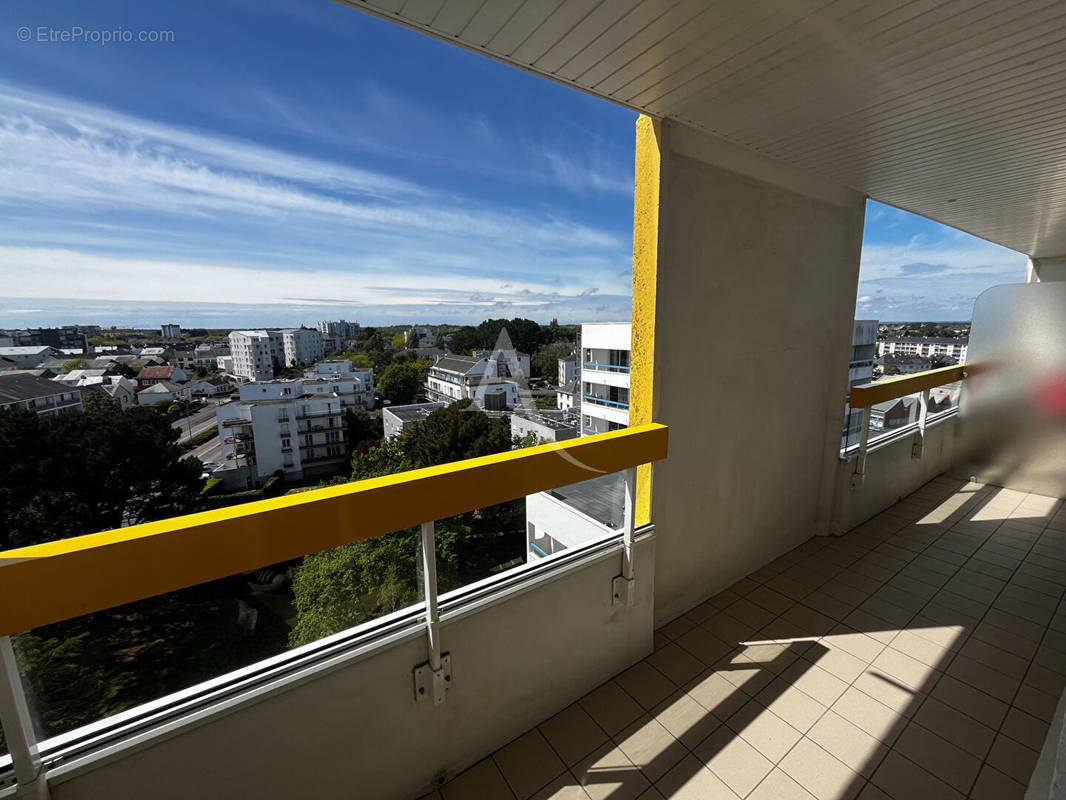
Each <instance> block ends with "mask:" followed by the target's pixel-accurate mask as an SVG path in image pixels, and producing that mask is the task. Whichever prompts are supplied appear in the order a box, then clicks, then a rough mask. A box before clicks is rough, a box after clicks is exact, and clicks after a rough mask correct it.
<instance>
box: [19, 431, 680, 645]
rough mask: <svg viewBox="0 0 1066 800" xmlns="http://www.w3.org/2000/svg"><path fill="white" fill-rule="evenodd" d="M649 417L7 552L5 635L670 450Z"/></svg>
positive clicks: (643, 460)
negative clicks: (620, 425)
mask: <svg viewBox="0 0 1066 800" xmlns="http://www.w3.org/2000/svg"><path fill="white" fill-rule="evenodd" d="M667 439H668V429H667V428H666V426H665V425H659V424H654V423H653V424H648V425H640V426H637V427H632V428H625V429H623V430H619V431H611V432H608V433H602V434H597V435H595V436H590V437H582V438H578V439H570V440H567V441H565V442H555V443H551V444H545V445H539V446H537V447H530V448H525V449H521V450H509V451H506V452H504V453H497V454H494V455H489V456H482V457H480V458H472V459H467V460H465V461H456V462H452V463H450V464H442V465H440V466H435V467H427V468H425V469H418V470H412V471H409V472H400V473H396V474H394V475H385V476H383V477H380V478H370V479H368V480H363V481H355V482H352V483H348V484H344V485H342V486H331V487H326V488H323V489H315V490H312V491H309V492H304V493H301V494H297V495H286V496H282V497H277V498H273V499H270V500H259V501H256V502H252V503H245V504H243V505H238V506H229V507H226V508H220V509H216V510H213V511H202V512H199V513H196V514H188V515H185V516H181V517H173V518H171V519H166V520H160V521H158V522H148V523H144V524H142V525H133V526H130V527H128V528H118V529H116V530H111V531H103V532H101V533H91V534H87V535H84V536H76V537H73V538H70V539H62V540H60V541H56V542H48V543H45V544H38V545H33V546H30V547H23V548H19V549H16V550H7V551H2V552H0V636H6V635H10V634H14V633H19V632H21V631H25V630H29V629H31V628H35V627H38V626H40V625H47V624H50V623H53V622H59V621H61V620H65V619H71V618H73V617H77V616H81V615H82V614H88V613H91V612H93V611H101V610H103V609H106V608H112V607H114V606H118V605H122V604H125V603H130V602H134V601H136V600H142V599H145V598H148V597H154V596H156V595H160V594H165V593H166V592H171V591H175V590H178V589H183V588H186V587H189V586H194V585H197V584H200V583H205V582H207V581H211V580H216V579H219V578H224V577H227V576H230V575H234V574H237V573H240V572H247V571H249V570H253V569H258V568H260V567H263V566H266V565H268V564H275V563H279V562H282V561H287V560H289V559H293V558H298V557H300V556H304V555H307V554H308V553H315V552H318V551H321V550H327V549H329V548H332V547H338V546H340V545H343V544H349V543H351V542H356V541H360V540H363V539H370V538H373V537H375V536H380V535H382V534H385V533H390V532H392V531H396V530H402V529H405V528H409V527H412V526H414V525H418V524H420V523H423V522H427V521H431V520H439V519H444V518H447V517H451V516H454V515H456V514H461V513H464V512H467V511H472V510H474V509H477V508H485V507H487V506H492V505H496V504H497V503H502V502H505V501H508V500H513V499H515V498H518V497H524V496H526V495H529V494H533V493H536V492H540V491H544V490H546V489H552V488H556V487H559V486H566V485H568V484H571V483H577V482H579V481H582V480H587V479H589V478H593V477H596V476H598V475H602V474H605V473H612V472H620V471H622V470H625V469H630V468H632V467H635V466H638V465H641V464H647V463H650V462H652V461H658V460H660V459H663V458H665V457H666V450H667Z"/></svg>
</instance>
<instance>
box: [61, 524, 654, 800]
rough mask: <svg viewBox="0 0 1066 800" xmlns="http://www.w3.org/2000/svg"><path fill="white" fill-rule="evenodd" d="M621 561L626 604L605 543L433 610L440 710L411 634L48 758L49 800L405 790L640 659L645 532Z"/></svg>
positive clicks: (645, 619)
mask: <svg viewBox="0 0 1066 800" xmlns="http://www.w3.org/2000/svg"><path fill="white" fill-rule="evenodd" d="M634 553H635V562H634V569H635V580H636V597H635V601H634V604H633V605H632V606H631V607H629V608H624V607H614V606H612V602H611V600H612V595H611V580H612V578H614V577H615V576H616V575H618V574H619V573H620V569H621V552H620V547H615V548H613V549H611V550H610V551H609V552H604V553H601V554H600V555H599V556H597V557H594V558H590V559H589V560H588V561H586V562H584V563H580V564H577V565H574V566H573V567H572V568H569V569H566V570H561V571H558V572H555V573H553V574H552V575H551V576H550V577H546V578H545V579H543V580H540V581H537V582H534V583H530V584H528V585H526V586H525V587H523V588H515V589H513V590H511V591H510V592H509V593H508V595H507V596H506V597H504V598H502V599H500V600H499V601H498V602H495V603H493V604H488V605H483V606H481V607H480V608H477V609H476V612H475V613H465V614H462V613H460V614H455V613H451V614H449V613H444V614H443V616H442V632H441V642H442V649H443V650H444V651H445V652H450V653H451V658H452V672H453V679H454V680H453V686H452V688H451V690H450V691H449V693H448V697H447V700H446V702H445V703H444V704H443V705H441V706H434V705H433V704H432V702H427V703H421V704H417V703H415V700H414V688H413V679H412V669H413V668H414V667H415V666H416V665H418V664H420V663H422V662H424V661H425V659H426V639H425V633H424V629H423V628H421V627H419V629H418V632H417V633H416V634H415V635H413V636H411V637H409V638H407V639H405V640H403V641H400V642H398V643H396V644H394V645H392V646H387V647H383V648H381V649H377V650H374V651H372V652H370V653H368V654H367V655H365V656H364V657H363V658H362V659H361V660H352V661H351V662H350V663H347V664H340V665H337V666H335V668H333V669H332V671H319V672H316V673H311V674H308V675H306V676H303V678H302V679H299V680H296V681H294V682H293V683H291V685H285V686H278V687H276V688H271V689H269V690H267V691H265V692H264V693H263V694H261V695H260V696H249V697H247V699H246V700H245V701H244V702H242V703H240V704H238V705H236V706H235V707H233V708H228V709H226V710H220V711H217V712H214V713H212V712H211V711H208V712H207V713H206V714H205V715H204V716H203V718H201V719H199V720H196V721H193V722H191V723H190V724H187V725H184V726H183V727H181V728H180V729H179V730H177V731H175V732H174V733H172V734H171V735H169V736H166V737H161V736H155V737H154V738H150V739H148V740H146V741H143V742H140V743H138V742H137V741H136V740H130V741H127V742H125V743H124V744H122V745H119V746H117V747H115V748H113V749H110V750H105V752H104V753H103V754H102V755H101V756H96V757H94V758H93V759H92V760H87V759H86V760H80V761H79V760H73V761H70V762H68V763H64V764H63V765H62V766H60V767H58V768H56V769H54V770H52V771H51V772H50V773H49V785H50V788H51V793H52V798H53V800H143V798H147V797H151V798H153V800H187V798H189V797H213V798H214V797H218V798H222V797H255V798H257V800H290V798H303V797H316V798H317V797H322V798H326V797H360V798H381V799H382V800H388V799H389V798H404V799H406V798H411V797H417V796H419V795H420V794H421V793H423V792H424V791H428V790H429V789H430V787H431V785H432V783H433V782H434V780H435V779H436V778H437V777H439V776H452V775H454V774H455V773H457V772H458V771H460V770H461V769H463V768H465V767H467V766H469V765H470V764H473V763H474V762H476V761H477V760H479V759H480V758H482V757H483V756H485V755H487V754H489V753H491V752H492V751H494V750H496V749H497V748H498V747H499V746H500V745H501V744H502V743H504V742H507V741H509V740H511V739H512V738H514V737H515V736H517V735H519V734H521V733H522V732H524V731H526V730H528V729H529V728H530V727H532V726H533V725H535V724H537V723H539V722H541V721H543V720H544V719H546V718H547V717H549V716H551V715H553V714H555V713H556V712H557V711H559V710H560V709H561V708H563V707H564V706H566V705H568V704H570V703H572V702H574V701H575V700H577V699H578V698H580V697H581V696H583V695H584V694H585V693H587V692H588V691H589V690H591V689H593V688H594V687H596V686H597V685H599V684H600V683H602V682H603V681H604V680H606V679H607V678H609V677H610V676H611V675H613V674H615V673H616V672H618V671H620V670H622V669H625V668H626V667H628V666H630V665H631V664H633V663H635V662H636V661H638V660H640V659H641V658H643V657H644V656H646V655H648V654H650V653H651V652H652V595H653V583H652V581H653V576H654V536H653V535H648V536H644V537H641V538H640V539H638V541H637V543H636V545H635V548H634Z"/></svg>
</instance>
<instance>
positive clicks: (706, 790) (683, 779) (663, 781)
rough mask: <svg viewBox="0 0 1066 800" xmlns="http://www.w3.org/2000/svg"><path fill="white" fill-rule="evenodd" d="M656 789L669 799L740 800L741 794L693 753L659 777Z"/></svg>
mask: <svg viewBox="0 0 1066 800" xmlns="http://www.w3.org/2000/svg"><path fill="white" fill-rule="evenodd" d="M655 788H656V790H657V791H659V792H660V793H661V795H662V796H663V797H665V798H669V800H739V796H738V795H737V794H736V793H735V792H733V791H732V790H731V789H730V788H729V787H728V786H726V784H725V783H724V782H723V781H722V780H721V779H720V778H719V777H718V776H717V775H715V774H714V773H713V772H711V771H710V770H709V769H707V768H706V767H705V766H703V764H701V763H700V761H699V759H698V758H696V757H695V756H693V755H686V756H685V758H684V759H683V760H682V761H681V762H680V763H678V764H677V765H675V766H674V767H673V769H671V770H670V771H669V772H668V773H666V775H664V776H663V777H662V778H660V779H659V782H658V783H657V784H656V786H655Z"/></svg>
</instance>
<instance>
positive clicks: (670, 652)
mask: <svg viewBox="0 0 1066 800" xmlns="http://www.w3.org/2000/svg"><path fill="white" fill-rule="evenodd" d="M647 660H648V663H650V664H651V665H652V666H653V667H655V668H656V669H657V670H659V672H661V673H662V674H663V675H665V676H666V677H667V678H669V679H670V680H672V681H673V682H674V683H675V684H676V685H678V686H683V685H684V684H685V683H687V682H688V681H690V680H692V679H693V678H694V677H696V676H697V675H698V674H699V673H700V672H702V671H703V670H704V669H705V668H706V666H707V665H706V664H704V663H703V662H701V661H700V660H699V659H698V658H696V657H695V656H694V655H692V653H690V652H688V651H687V650H684V649H683V648H681V647H679V646H678V645H677V643H676V642H671V643H670V644H668V645H666V646H665V647H663V648H660V649H659V650H656V651H655V652H654V653H652V654H651V655H650V656H648V659H647Z"/></svg>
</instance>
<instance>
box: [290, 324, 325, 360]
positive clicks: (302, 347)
mask: <svg viewBox="0 0 1066 800" xmlns="http://www.w3.org/2000/svg"><path fill="white" fill-rule="evenodd" d="M281 342H282V358H283V363H282V366H285V367H298V366H302V365H304V364H314V363H315V362H316V361H319V360H320V359H322V358H324V357H325V355H326V350H325V347H324V346H323V344H322V334H321V333H319V332H318V331H316V330H311V329H310V328H289V329H286V330H283V331H282V332H281Z"/></svg>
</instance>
